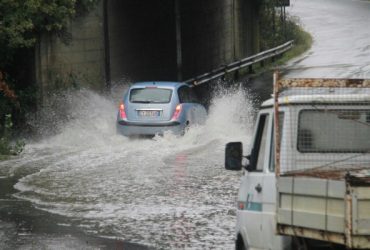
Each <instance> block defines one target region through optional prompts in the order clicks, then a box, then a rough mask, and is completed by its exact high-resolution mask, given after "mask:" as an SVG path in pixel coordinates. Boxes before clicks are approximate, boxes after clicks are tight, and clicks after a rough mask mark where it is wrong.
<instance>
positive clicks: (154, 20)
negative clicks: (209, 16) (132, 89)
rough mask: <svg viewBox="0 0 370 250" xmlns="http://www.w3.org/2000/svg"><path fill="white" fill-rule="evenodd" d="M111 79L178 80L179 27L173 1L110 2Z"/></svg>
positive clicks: (131, 0) (132, 0) (127, 0)
mask: <svg viewBox="0 0 370 250" xmlns="http://www.w3.org/2000/svg"><path fill="white" fill-rule="evenodd" d="M108 13H109V15H108V23H109V24H108V29H109V48H110V51H109V54H110V55H109V58H110V78H111V79H112V81H113V82H115V81H119V80H121V79H128V80H130V81H146V80H157V81H159V80H161V81H168V80H176V69H177V66H176V24H175V13H174V1H172V0H161V1H153V0H140V1H137V0H124V1H122V0H112V1H109V2H108Z"/></svg>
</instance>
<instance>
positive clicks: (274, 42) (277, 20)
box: [253, 0, 313, 74]
mask: <svg viewBox="0 0 370 250" xmlns="http://www.w3.org/2000/svg"><path fill="white" fill-rule="evenodd" d="M260 35H261V38H260V51H265V50H268V49H271V48H274V47H276V46H278V45H281V44H284V43H285V42H288V41H291V40H292V41H293V48H292V49H290V50H288V51H287V52H285V53H284V54H283V55H282V56H279V57H277V58H274V60H273V61H267V62H265V64H264V65H258V66H257V65H256V66H254V68H253V71H254V72H255V73H256V74H258V73H261V72H264V71H266V70H269V69H271V68H274V67H276V66H278V65H282V64H284V63H286V62H287V61H289V60H290V59H292V58H294V57H297V56H299V55H301V54H303V53H304V52H306V51H307V50H308V49H310V48H311V45H312V41H313V40H312V36H311V35H310V34H309V33H308V32H306V31H305V30H304V29H303V28H302V25H301V24H300V21H299V19H298V18H297V17H294V16H290V15H288V14H287V13H285V10H284V8H283V7H276V1H275V0H267V1H265V2H264V3H263V4H262V6H261V8H260Z"/></svg>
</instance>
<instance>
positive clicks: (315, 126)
mask: <svg viewBox="0 0 370 250" xmlns="http://www.w3.org/2000/svg"><path fill="white" fill-rule="evenodd" d="M307 81H311V82H313V83H317V81H318V80H312V79H310V80H307V79H304V80H297V79H294V80H291V81H289V83H290V84H291V85H294V87H297V85H299V84H300V83H301V82H305V83H307ZM320 81H321V82H322V80H320ZM330 81H333V80H330ZM330 81H329V80H328V81H324V82H326V83H327V82H330ZM338 81H339V83H338V82H337V81H336V80H334V82H337V84H339V85H340V84H342V85H343V81H344V80H338ZM295 83H296V84H295ZM277 84H279V83H277ZM291 85H290V87H291ZM314 85H315V84H314ZM316 86H317V84H316ZM336 87H337V85H335V86H334V87H333V86H331V85H329V86H320V87H319V88H317V87H315V88H313V87H312V86H310V87H309V88H308V89H309V91H308V92H307V87H306V89H305V90H304V91H302V90H303V89H299V90H297V88H290V89H289V90H286V89H285V90H284V92H283V91H281V92H278V91H277V92H276V93H275V95H274V96H275V98H274V99H270V100H267V101H265V102H264V103H263V104H262V105H261V108H260V110H259V112H258V115H257V119H256V123H255V128H254V136H253V140H252V142H251V146H250V148H251V150H250V152H249V154H248V155H247V156H243V149H242V144H241V143H240V142H231V143H228V144H227V145H226V151H225V167H226V169H228V170H237V171H239V170H242V171H243V175H242V177H241V184H240V189H239V193H238V197H237V212H236V215H237V223H236V249H279V250H280V249H296V248H301V247H302V249H310V248H309V246H310V244H313V243H317V244H321V245H325V244H326V243H328V244H327V245H328V247H329V246H333V245H334V246H337V247H342V246H343V247H344V246H347V247H348V246H352V245H351V244H354V240H352V239H354V237H355V236H354V235H352V237H349V238H350V240H351V244H350V243H348V239H347V238H346V237H347V236H346V235H345V234H346V230H347V229H346V225H347V224H346V221H347V219H346V215H345V213H346V211H347V210H348V209H347V210H346V204H345V200H344V199H345V192H343V194H342V193H340V192H339V191H338V192H339V194H336V195H337V196H335V197H334V198H335V199H334V198H333V199H334V200H329V198H332V197H329V196H330V195H329V194H328V191H327V190H329V193H330V192H332V193H336V189H335V188H337V187H338V188H337V189H341V190H342V188H339V187H344V189H345V186H346V183H344V184H343V183H342V179H344V175H345V173H349V172H351V171H355V172H356V171H357V172H356V174H357V175H358V171H360V170H359V169H361V171H363V170H364V169H365V170H366V171H368V172H366V173H365V177H364V176H362V177H364V178H369V176H370V154H369V153H370V91H369V90H370V88H366V89H364V88H358V87H347V88H336ZM277 106H278V107H277ZM275 141H278V143H277V144H275ZM243 158H247V159H248V160H247V162H248V163H247V164H246V165H243V164H242V162H243V160H242V159H243ZM320 171H321V172H320ZM328 171H329V172H328ZM312 173H319V174H318V176H319V179H314V178H313V177H315V178H316V177H317V176H312ZM323 173H324V174H323ZM328 173H329V174H328ZM320 174H321V175H320ZM325 174H326V175H325ZM341 174H343V176H342V177H341V176H340V175H341ZM361 174H362V175H363V172H361ZM285 176H289V178H288V177H287V178H283V177H285ZM292 176H293V177H292ZM301 176H304V178H298V177H301ZM292 178H293V179H292ZM294 178H295V179H294ZM369 179H370V178H369ZM287 183H288V184H287ZM294 183H296V184H295V185H296V189H297V190H298V189H299V188H300V189H303V191H302V190H301V191H296V190H295V189H294ZM315 183H317V187H316V189H317V190H316V189H315V187H314V186H310V185H315ZM321 183H323V184H322V185H323V187H328V186H329V188H327V190H326V191H325V190H321V189H320V188H318V187H321V186H320V185H321ZM342 184H343V185H342ZM289 185H290V186H289ZM330 185H332V186H333V187H335V188H333V190H334V191H330V190H331V189H330ZM366 185H368V183H367V184H366ZM298 187H299V188H298ZM286 189H289V190H295V191H294V192H298V194H300V195H301V196H300V197H296V198H295V199H294V198H292V197H293V196H294V195H295V194H296V193H294V192H293V191H292V193H289V194H287V193H284V195H282V193H281V192H282V191H281V190H286ZM304 189H305V190H304ZM322 189H324V188H322ZM304 191H307V193H305V192H304ZM321 191H322V192H323V196H320V195H321V193H320V192H321ZM284 192H285V191H284ZM289 192H290V191H289ZM299 192H300V193H299ZM315 192H316V193H315ZM325 192H326V193H325ZM361 192H363V193H362V194H364V193H366V195H367V194H368V195H369V197H370V192H369V191H367V190H366V191H363V190H362V191H361ZM367 192H369V193H367ZM293 193H294V194H293ZM302 194H304V195H302ZM366 195H365V196H366ZM342 196H343V199H342ZM366 197H367V196H366ZM365 200H366V202H365V203H362V206H365V207H367V206H368V208H370V198H369V200H367V198H366V199H365ZM342 201H343V202H342ZM367 201H368V202H367ZM287 204H288V205H287ZM311 204H312V207H311ZM321 204H323V211H321V210H320V209H321V207H320V206H321ZM331 204H336V205H335V206H334V205H333V206H332V207H331ZM351 206H352V207H353V206H355V205H351ZM311 209H312V210H311ZM330 209H331V210H330ZM362 209H364V208H362ZM342 210H343V213H342ZM347 212H348V211H347ZM321 213H322V214H321ZM366 214H367V215H366ZM363 216H364V217H363V218H362V219H364V220H363V221H362V222H363V223H365V224H366V226H364V227H365V229H364V231H363V232H365V233H364V234H363V235H367V236H365V237H368V233H370V224H369V222H370V213H368V212H364V215H363ZM310 220H311V221H310ZM359 220H360V219H359ZM284 223H285V224H284ZM330 223H333V225H331V224H330ZM319 224H323V226H322V227H321V226H320V227H319V226H317V225H319ZM334 225H335V226H334ZM351 225H352V224H351ZM285 226H291V227H294V226H299V227H296V228H293V229H291V228H290V229H291V231H289V232H290V233H287V232H288V230H285V231H284V229H286V227H285ZM341 226H342V227H343V230H342V229H341ZM352 226H353V225H352ZM339 228H340V229H339ZM296 229H297V231H294V230H296ZM367 229H368V230H369V232H367V231H366V230H367ZM292 230H293V231H292ZM299 230H300V231H299ZM314 230H320V232H324V233H322V235H325V237H323V238H320V237H321V236H320V237H319V236H316V235H314V233H315V231H314ZM325 230H327V231H328V234H325ZM298 231H299V232H304V235H303V237H294V235H296V233H297V232H298ZM307 232H310V233H311V234H309V233H307ZM333 235H334V236H335V237H337V239H335V240H326V238H330V237H331V238H334V236H333ZM301 236H302V235H301ZM349 236H351V235H349ZM361 236H362V235H361ZM356 237H357V236H356ZM342 238H343V240H342ZM302 239H303V241H304V243H302V242H301V240H302ZM361 240H363V239H361ZM318 242H319V243H318ZM336 244H339V245H336ZM340 244H342V245H340ZM359 244H360V243H359ZM361 244H362V247H361V245H358V246H360V247H359V248H363V247H364V246H369V244H370V242H362V243H361Z"/></svg>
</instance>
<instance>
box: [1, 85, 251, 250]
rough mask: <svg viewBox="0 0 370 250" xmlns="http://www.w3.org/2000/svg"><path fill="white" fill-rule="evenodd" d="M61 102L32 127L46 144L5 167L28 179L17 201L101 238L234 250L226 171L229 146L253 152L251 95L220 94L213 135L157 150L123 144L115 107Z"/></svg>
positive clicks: (93, 97)
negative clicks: (247, 146)
mask: <svg viewBox="0 0 370 250" xmlns="http://www.w3.org/2000/svg"><path fill="white" fill-rule="evenodd" d="M58 98H60V99H58ZM54 101H55V102H56V103H58V105H57V106H56V107H57V108H55V106H50V107H54V108H53V109H52V108H49V109H48V108H46V109H45V110H43V113H44V117H43V118H42V119H38V123H35V125H34V126H35V127H36V126H37V127H38V128H39V130H40V131H42V133H40V134H41V135H43V136H44V138H43V139H41V140H39V141H36V142H29V143H28V144H27V146H26V149H25V152H24V153H23V154H22V155H21V157H19V158H16V159H13V160H10V161H7V162H2V163H1V164H0V174H5V175H15V176H19V177H21V178H20V179H19V181H18V183H17V184H16V185H15V188H16V189H17V190H19V192H18V193H17V194H15V196H16V197H18V198H21V199H25V200H30V201H31V202H33V203H34V204H35V205H36V206H37V207H38V208H40V209H44V210H47V211H49V212H51V213H56V214H60V215H64V216H67V217H69V218H72V219H77V218H78V219H79V220H81V222H80V227H81V229H82V230H84V231H85V232H87V233H91V234H94V235H99V236H106V237H115V238H120V239H124V240H129V241H131V242H135V243H141V244H145V245H149V246H154V247H158V248H161V249H162V248H163V249H172V248H188V249H193V248H194V249H199V248H213V249H215V248H220V249H228V248H231V247H232V246H233V240H234V239H233V237H234V224H235V217H234V216H233V212H232V211H233V210H234V200H235V198H234V197H235V195H236V191H237V188H238V182H239V174H238V173H229V172H226V171H225V170H224V169H223V161H224V159H223V157H224V145H225V143H227V142H229V141H234V140H238V141H243V142H246V143H248V140H249V138H250V134H251V126H252V124H253V115H254V108H253V101H252V98H251V97H250V94H249V93H248V92H247V91H245V90H243V89H242V88H241V87H235V88H232V89H228V90H225V89H221V90H220V91H218V92H217V94H215V96H214V98H213V99H212V102H211V105H210V107H209V117H208V119H207V121H206V124H205V125H203V126H194V127H192V128H190V130H189V131H188V132H187V133H186V134H185V136H183V137H178V136H175V135H173V134H170V133H165V135H164V136H158V137H154V138H153V139H151V140H148V139H147V140H142V139H141V140H138V139H136V140H130V139H128V138H125V137H122V136H120V135H117V134H116V130H115V119H116V112H117V111H116V104H115V103H113V102H112V101H111V98H109V97H104V96H101V95H98V94H96V93H93V92H91V91H88V90H80V91H77V92H74V93H68V94H67V95H62V96H60V97H58V96H56V97H55V98H54ZM58 118H60V119H58ZM50 126H52V127H50ZM53 133H54V135H51V134H53Z"/></svg>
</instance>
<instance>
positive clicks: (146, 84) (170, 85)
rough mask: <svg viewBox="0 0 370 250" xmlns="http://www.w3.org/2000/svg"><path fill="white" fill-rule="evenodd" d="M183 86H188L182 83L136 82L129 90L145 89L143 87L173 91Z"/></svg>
mask: <svg viewBox="0 0 370 250" xmlns="http://www.w3.org/2000/svg"><path fill="white" fill-rule="evenodd" d="M183 85H187V86H189V85H188V84H186V83H183V82H169V81H168V82H166V81H158V82H157V81H152V82H136V83H134V84H133V85H132V86H131V88H145V87H150V86H157V87H161V88H171V89H175V88H178V87H180V86H183Z"/></svg>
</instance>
